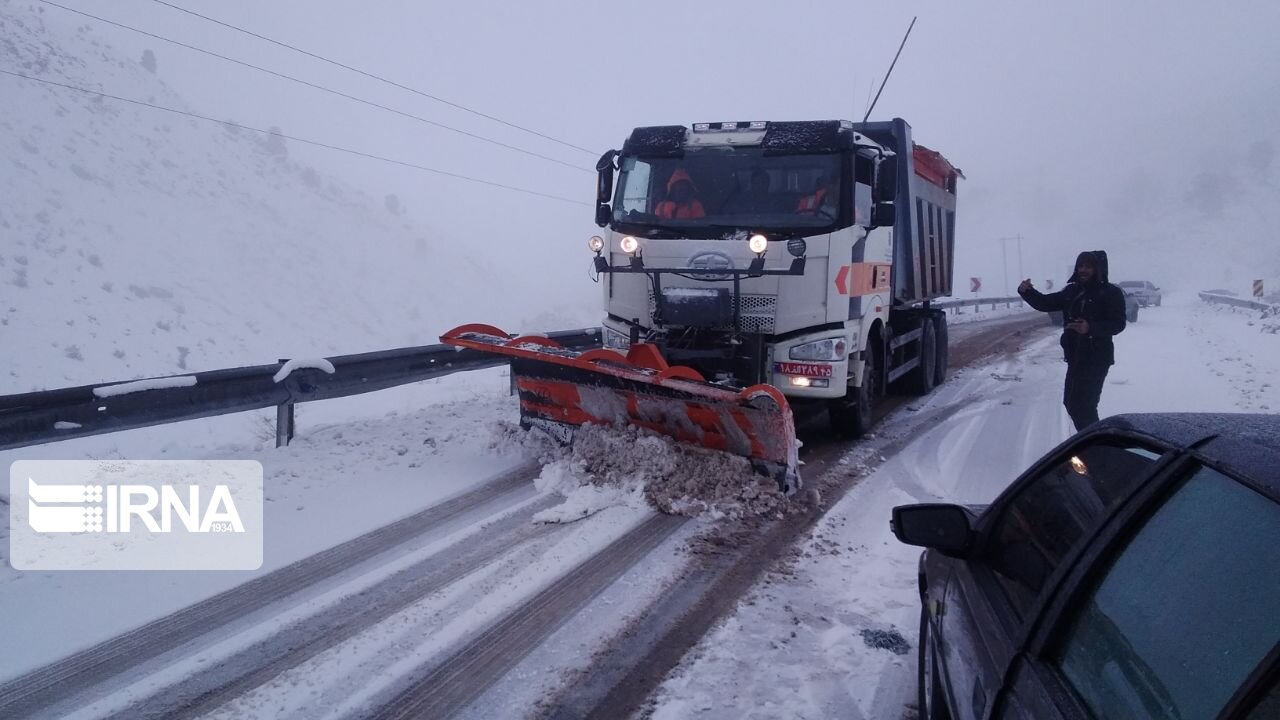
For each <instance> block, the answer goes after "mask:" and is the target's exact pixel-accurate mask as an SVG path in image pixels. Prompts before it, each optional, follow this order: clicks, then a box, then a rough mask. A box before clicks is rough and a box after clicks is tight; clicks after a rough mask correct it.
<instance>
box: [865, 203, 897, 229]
mask: <svg viewBox="0 0 1280 720" xmlns="http://www.w3.org/2000/svg"><path fill="white" fill-rule="evenodd" d="M896 219H897V212H896V210H895V208H894V206H893V203H891V202H882V203H876V207H875V210H873V211H872V213H871V227H893V224H894V221H895V220H896Z"/></svg>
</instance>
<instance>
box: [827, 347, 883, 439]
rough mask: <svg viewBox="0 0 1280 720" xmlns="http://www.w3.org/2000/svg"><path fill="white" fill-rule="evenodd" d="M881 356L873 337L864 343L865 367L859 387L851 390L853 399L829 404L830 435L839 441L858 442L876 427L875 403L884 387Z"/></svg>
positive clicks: (881, 352) (848, 397)
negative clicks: (857, 439) (846, 438)
mask: <svg viewBox="0 0 1280 720" xmlns="http://www.w3.org/2000/svg"><path fill="white" fill-rule="evenodd" d="M883 378H884V353H883V351H882V350H881V349H880V339H879V338H877V337H873V338H872V339H871V341H870V342H868V343H867V367H866V369H865V370H864V371H863V374H862V385H861V386H860V387H857V388H854V392H853V393H852V396H846V397H843V398H839V399H836V400H832V401H831V404H830V405H829V406H828V408H827V417H828V418H829V419H830V421H831V431H832V432H833V433H834V434H835V435H837V436H838V437H849V438H860V437H862V436H864V435H866V434H867V433H869V432H871V427H872V426H873V425H874V424H875V409H876V403H877V402H878V401H879V400H880V396H881V395H882V394H883V393H882V392H881V387H882V386H883V383H884V380H883Z"/></svg>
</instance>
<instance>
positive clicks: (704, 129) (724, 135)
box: [622, 120, 964, 188]
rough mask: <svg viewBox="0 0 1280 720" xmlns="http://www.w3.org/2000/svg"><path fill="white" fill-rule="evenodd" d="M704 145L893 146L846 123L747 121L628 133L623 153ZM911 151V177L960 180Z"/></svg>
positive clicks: (936, 160) (677, 151)
mask: <svg viewBox="0 0 1280 720" xmlns="http://www.w3.org/2000/svg"><path fill="white" fill-rule="evenodd" d="M895 122H901V121H895ZM903 125H905V123H903ZM708 146H717V147H726V146H734V147H761V148H764V149H765V150H766V151H768V150H773V151H776V152H796V153H827V152H839V151H841V150H851V149H855V148H866V149H870V150H874V151H878V152H880V153H883V154H885V155H893V154H894V151H893V149H892V148H890V147H888V146H886V145H885V144H884V143H883V142H879V141H877V140H874V139H872V138H871V137H869V136H868V135H866V134H864V133H862V132H859V131H858V129H857V128H856V127H855V125H854V123H853V122H851V121H849V120H806V121H785V122H780V121H764V120H751V121H744V122H714V123H709V122H702V123H694V124H693V127H692V128H688V127H685V126H684V125H657V126H652V127H639V128H636V129H635V130H632V131H631V136H630V137H628V138H627V141H626V143H625V144H624V145H623V146H622V152H623V154H625V155H642V156H645V157H679V156H681V155H683V154H684V151H685V150H686V149H687V148H693V147H708ZM911 150H912V153H911V154H912V159H913V165H914V166H915V173H916V175H919V176H920V177H922V178H924V179H925V180H928V181H929V182H931V183H934V184H935V185H939V186H941V187H944V188H947V187H949V186H951V183H952V182H953V181H954V179H955V178H956V177H964V173H962V172H960V170H958V169H957V168H956V167H955V166H954V165H952V164H951V163H950V162H949V161H948V160H947V159H946V158H945V157H943V155H942V153H940V152H938V151H936V150H931V149H929V148H927V147H925V146H923V145H918V144H916V143H912V144H911Z"/></svg>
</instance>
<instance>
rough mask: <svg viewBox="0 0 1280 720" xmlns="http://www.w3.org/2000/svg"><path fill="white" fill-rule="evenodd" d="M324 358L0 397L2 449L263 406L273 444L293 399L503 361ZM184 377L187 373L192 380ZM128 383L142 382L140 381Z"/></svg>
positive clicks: (289, 425)
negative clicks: (289, 366)
mask: <svg viewBox="0 0 1280 720" xmlns="http://www.w3.org/2000/svg"><path fill="white" fill-rule="evenodd" d="M547 337H549V338H551V339H553V340H555V341H556V342H558V343H560V344H561V345H564V346H565V347H568V348H574V349H578V348H588V347H597V346H599V345H600V329H599V328H585V329H580V330H564V331H559V332H553V333H548V334H547ZM326 360H327V361H328V362H329V363H330V364H332V366H333V370H334V371H333V373H332V374H330V373H327V372H326V371H325V370H322V369H317V368H298V369H294V370H293V371H292V372H290V373H289V375H288V377H285V378H283V379H281V380H280V381H279V382H276V381H275V379H274V378H275V376H276V374H277V373H278V372H279V371H280V370H281V368H283V367H284V361H281V362H278V363H275V364H271V365H254V366H250V367H241V368H232V369H228V370H213V371H210V372H201V373H191V374H188V375H176V376H172V377H170V378H153V380H159V381H160V383H158V384H172V385H178V384H179V383H182V385H181V386H174V387H160V388H156V389H148V390H139V391H135V392H125V393H123V394H111V392H110V391H108V392H106V393H103V392H102V391H103V390H104V389H105V388H110V387H111V386H113V385H122V384H128V383H99V384H97V385H84V386H81V387H74V388H64V389H60V390H44V391H40V392H30V393H22V394H18V395H4V396H0V450H9V449H13V448H20V447H26V446H29V445H39V444H41V443H47V442H54V441H57V440H67V439H70V438H77V437H86V436H89V435H100V434H103V433H111V432H119V431H121V430H134V429H137V428H144V427H150V426H152V425H163V424H165V423H172V422H179V421H182V420H196V419H199V418H206V417H213V416H216V415H227V414H231V413H239V412H248V411H250V410H261V409H264V408H269V407H275V408H276V410H277V411H276V445H277V446H279V445H284V444H287V443H288V441H289V440H290V439H291V438H292V437H293V408H294V405H295V404H296V403H300V402H313V401H316V400H331V399H333V398H340V397H348V396H351V395H359V394H362V393H367V392H373V391H376V390H385V389H387V388H391V387H396V386H398V385H407V384H409V383H414V382H418V381H420V380H429V379H431V378H437V377H444V376H445V375H451V374H453V373H456V372H464V371H468V370H480V369H483V368H489V367H498V366H500V365H505V364H506V363H507V361H506V360H505V359H504V358H502V357H501V356H498V355H493V354H490V353H483V352H479V351H477V350H466V349H460V348H456V347H453V346H451V345H424V346H420V347H409V348H399V349H396V350H383V351H378V352H370V353H361V354H358V355H341V356H337V357H331V358H326ZM186 378H193V379H194V384H191V381H189V380H185V379H186ZM175 379H181V380H175ZM133 382H138V383H139V385H140V386H144V385H143V383H145V381H133ZM95 390H96V391H98V392H97V393H95ZM103 395H106V396H105V397H104V396H103Z"/></svg>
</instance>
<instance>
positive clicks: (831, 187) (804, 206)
mask: <svg viewBox="0 0 1280 720" xmlns="http://www.w3.org/2000/svg"><path fill="white" fill-rule="evenodd" d="M814 187H815V188H816V189H815V190H814V191H813V192H812V193H810V194H808V195H805V196H804V197H802V198H800V201H799V202H797V203H796V212H798V213H804V214H808V215H822V216H824V217H828V216H829V217H831V218H832V219H835V217H836V215H837V214H839V212H840V191H839V188H838V187H837V185H836V181H835V178H833V177H832V176H831V173H829V172H827V171H825V170H824V171H822V173H821V174H820V175H818V181H817V182H816V183H814Z"/></svg>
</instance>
